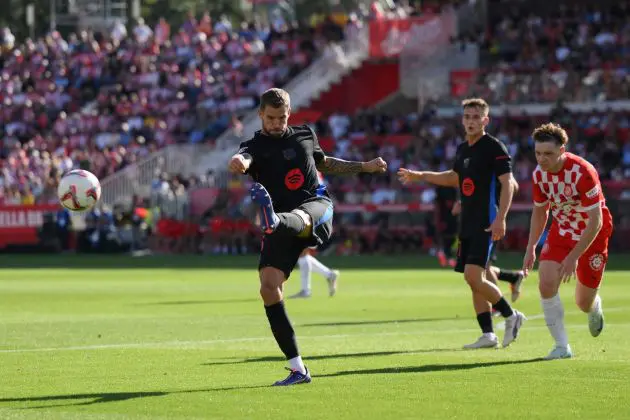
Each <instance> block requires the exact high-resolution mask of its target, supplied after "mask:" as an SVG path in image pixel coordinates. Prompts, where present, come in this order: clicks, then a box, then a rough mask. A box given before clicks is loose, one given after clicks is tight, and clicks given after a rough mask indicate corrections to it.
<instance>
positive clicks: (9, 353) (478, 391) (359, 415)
mask: <svg viewBox="0 0 630 420" xmlns="http://www.w3.org/2000/svg"><path fill="white" fill-rule="evenodd" d="M626 260H627V258H624V256H621V255H620V256H616V257H612V259H611V263H610V264H609V269H610V270H609V271H608V272H607V275H606V277H605V280H604V285H603V289H602V297H603V303H604V310H605V314H606V328H605V330H604V332H603V333H602V335H601V336H600V337H599V338H597V339H595V338H592V337H591V336H590V334H589V333H588V327H587V324H586V315H584V314H582V313H580V312H579V311H578V310H577V308H576V307H575V304H574V303H573V289H574V284H569V285H563V287H562V297H563V301H564V303H565V310H566V323H567V325H568V332H569V338H570V342H571V345H572V347H573V351H574V354H575V358H574V359H573V360H562V361H552V362H544V361H541V360H540V358H541V357H542V356H545V355H546V354H547V353H548V352H549V350H550V349H551V347H552V341H551V338H550V336H549V333H548V331H547V329H546V327H545V324H544V320H543V318H542V315H541V309H540V303H539V300H538V297H537V288H536V281H537V279H536V276H535V275H533V276H532V277H530V278H529V279H528V280H527V281H526V283H525V286H524V294H523V296H522V298H521V300H519V302H517V305H516V307H517V308H518V309H520V310H521V311H523V312H524V313H525V314H526V315H528V316H529V318H530V320H529V321H528V322H527V323H526V324H525V326H524V328H523V329H522V332H521V334H520V337H519V339H518V340H517V341H516V342H515V343H514V344H513V345H512V346H510V347H509V348H508V349H499V350H481V351H463V350H460V349H461V346H462V345H463V344H466V343H468V342H472V341H474V340H475V339H476V338H477V337H478V335H479V330H478V326H477V324H476V320H475V317H474V313H473V310H472V307H471V297H470V292H469V291H468V288H467V286H466V285H465V284H464V282H463V279H462V278H461V276H460V275H457V274H456V273H453V272H451V271H449V270H443V269H439V268H438V267H437V264H436V262H435V260H433V259H428V258H423V257H415V258H411V257H408V258H404V259H393V258H384V257H349V258H345V259H334V258H333V259H324V262H327V263H330V264H331V265H333V266H334V265H336V266H338V267H339V268H340V269H341V270H342V276H341V278H340V288H339V293H338V295H337V296H335V297H334V298H329V297H328V296H327V292H326V291H327V289H326V284H325V281H324V280H323V279H322V278H320V277H318V276H317V275H316V274H313V285H314V296H313V297H312V298H311V299H309V300H299V301H293V300H291V301H288V303H287V307H288V311H289V315H290V317H291V319H292V321H293V324H294V326H295V329H296V332H297V334H298V340H299V345H300V350H301V353H302V355H303V357H304V358H305V361H306V364H307V366H308V367H309V369H310V370H311V372H312V374H313V382H312V383H311V384H309V385H300V386H295V387H289V388H274V387H270V386H269V385H270V384H271V383H273V382H274V381H275V380H278V379H281V378H284V377H285V376H286V371H284V370H283V367H284V366H286V363H285V361H283V359H282V357H281V354H280V352H279V350H278V349H277V347H276V344H275V342H274V340H273V338H272V336H271V333H270V331H269V329H268V324H267V319H266V317H265V315H264V310H263V308H262V304H261V302H260V301H259V296H258V280H257V274H256V271H255V267H256V260H255V259H254V258H249V257H248V258H242V257H241V258H239V257H224V258H217V257H214V258H208V257H168V256H167V257H148V258H136V259H134V258H128V257H115V258H112V257H76V256H61V257H60V256H51V257H45V256H19V257H15V256H3V257H1V258H0V419H6V420H10V419H256V420H257V419H361V420H365V419H432V418H435V419H446V418H448V419H451V418H457V419H480V418H508V419H576V418H580V419H599V418H606V419H621V418H626V419H627V418H630V282H629V281H628V280H629V271H626V269H630V263H629V262H627V261H626ZM501 263H502V265H504V266H506V267H510V266H511V267H518V263H519V260H518V257H510V256H507V257H503V259H502V261H501ZM34 267H41V268H34ZM501 287H502V289H503V290H504V291H507V290H508V288H507V285H506V284H505V283H503V284H502V285H501ZM298 289H299V273H298V272H297V271H296V272H294V274H293V276H292V278H291V280H290V281H289V283H288V284H287V288H286V291H287V293H294V292H296V291H297V290H298ZM495 319H496V318H495ZM495 325H496V326H497V327H498V328H500V327H501V325H500V320H496V321H495ZM497 332H498V334H499V336H500V337H502V336H503V331H501V330H498V331H497Z"/></svg>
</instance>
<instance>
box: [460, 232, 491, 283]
mask: <svg viewBox="0 0 630 420" xmlns="http://www.w3.org/2000/svg"><path fill="white" fill-rule="evenodd" d="M495 247H496V243H495V242H493V241H492V236H491V233H490V232H482V233H477V234H475V235H473V236H468V237H465V238H460V239H459V248H458V249H457V264H456V265H455V271H457V272H458V273H463V272H464V267H466V265H467V264H471V265H478V266H479V267H482V268H488V263H489V262H490V258H491V257H492V255H493V254H494V248H495Z"/></svg>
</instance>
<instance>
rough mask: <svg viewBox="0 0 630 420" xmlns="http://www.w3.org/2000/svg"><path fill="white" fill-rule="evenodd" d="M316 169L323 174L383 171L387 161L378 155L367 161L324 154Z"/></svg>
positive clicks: (385, 168)
mask: <svg viewBox="0 0 630 420" xmlns="http://www.w3.org/2000/svg"><path fill="white" fill-rule="evenodd" d="M317 170H319V171H320V172H321V173H323V174H324V175H354V174H358V173H361V172H368V173H383V172H385V171H386V170H387V163H386V162H385V161H384V160H383V159H382V158H380V157H379V158H376V159H372V160H371V161H369V162H354V161H349V160H343V159H338V158H334V157H330V156H326V157H324V159H323V160H322V161H320V162H319V163H318V164H317Z"/></svg>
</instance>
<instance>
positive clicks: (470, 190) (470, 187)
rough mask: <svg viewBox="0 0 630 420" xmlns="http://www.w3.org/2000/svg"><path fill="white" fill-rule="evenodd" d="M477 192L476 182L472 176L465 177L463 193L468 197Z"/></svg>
mask: <svg viewBox="0 0 630 420" xmlns="http://www.w3.org/2000/svg"><path fill="white" fill-rule="evenodd" d="M474 193H475V182H474V181H473V180H472V179H470V178H464V181H462V194H464V195H465V196H466V197H470V196H471V195H473V194H474Z"/></svg>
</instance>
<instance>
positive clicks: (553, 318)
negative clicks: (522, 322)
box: [540, 295, 569, 347]
mask: <svg viewBox="0 0 630 420" xmlns="http://www.w3.org/2000/svg"><path fill="white" fill-rule="evenodd" d="M540 302H541V304H542V308H543V312H544V314H545V322H546V323H547V328H549V332H550V333H551V336H552V337H553V339H554V340H556V345H557V346H560V347H566V346H568V345H569V337H568V336H567V332H566V330H565V328H564V307H563V306H562V301H561V300H560V296H559V295H555V296H554V297H552V298H549V299H543V298H541V299H540Z"/></svg>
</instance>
